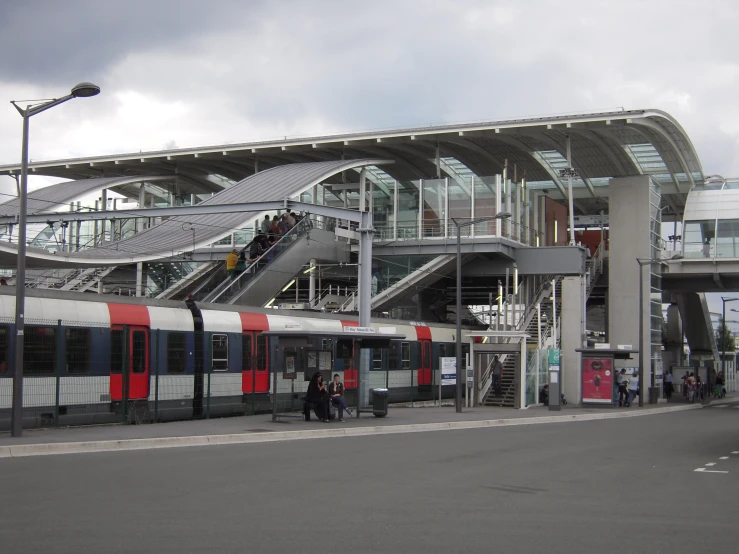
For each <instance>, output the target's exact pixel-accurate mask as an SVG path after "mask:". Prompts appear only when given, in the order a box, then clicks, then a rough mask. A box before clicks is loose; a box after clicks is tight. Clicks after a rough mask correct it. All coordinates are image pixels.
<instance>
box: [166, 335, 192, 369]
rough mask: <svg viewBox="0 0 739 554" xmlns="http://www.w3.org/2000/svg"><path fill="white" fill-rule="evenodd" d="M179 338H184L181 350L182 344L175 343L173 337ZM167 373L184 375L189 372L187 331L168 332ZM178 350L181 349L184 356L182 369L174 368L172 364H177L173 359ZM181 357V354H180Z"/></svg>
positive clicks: (182, 357)
mask: <svg viewBox="0 0 739 554" xmlns="http://www.w3.org/2000/svg"><path fill="white" fill-rule="evenodd" d="M173 338H177V340H180V339H181V340H182V343H181V350H179V348H178V347H179V346H180V345H173V344H172V339H173ZM166 348H167V373H168V374H170V373H171V374H173V375H183V374H184V373H186V372H187V333H185V332H183V331H170V332H168V333H167V344H166ZM178 351H181V353H182V356H181V360H182V368H181V369H179V368H178V369H174V370H173V369H172V366H173V365H175V364H173V363H172V361H173V356H172V354H173V353H176V352H178ZM178 358H179V356H178Z"/></svg>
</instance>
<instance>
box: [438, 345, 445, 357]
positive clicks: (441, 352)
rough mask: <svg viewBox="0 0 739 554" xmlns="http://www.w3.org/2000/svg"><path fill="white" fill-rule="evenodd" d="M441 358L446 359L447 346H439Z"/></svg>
mask: <svg viewBox="0 0 739 554" xmlns="http://www.w3.org/2000/svg"><path fill="white" fill-rule="evenodd" d="M439 358H446V344H440V345H439Z"/></svg>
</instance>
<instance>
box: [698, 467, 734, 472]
mask: <svg viewBox="0 0 739 554" xmlns="http://www.w3.org/2000/svg"><path fill="white" fill-rule="evenodd" d="M693 471H694V472H698V473H729V472H728V471H714V470H710V469H706V468H705V467H699V468H698V469H694V470H693Z"/></svg>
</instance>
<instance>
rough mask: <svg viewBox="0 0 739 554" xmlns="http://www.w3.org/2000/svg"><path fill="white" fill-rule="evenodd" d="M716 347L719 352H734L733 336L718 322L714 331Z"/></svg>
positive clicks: (727, 328)
mask: <svg viewBox="0 0 739 554" xmlns="http://www.w3.org/2000/svg"><path fill="white" fill-rule="evenodd" d="M716 345H717V346H718V351H719V352H734V350H735V348H734V335H733V333H732V332H731V329H729V327H728V326H724V324H723V322H720V321H719V324H718V329H716Z"/></svg>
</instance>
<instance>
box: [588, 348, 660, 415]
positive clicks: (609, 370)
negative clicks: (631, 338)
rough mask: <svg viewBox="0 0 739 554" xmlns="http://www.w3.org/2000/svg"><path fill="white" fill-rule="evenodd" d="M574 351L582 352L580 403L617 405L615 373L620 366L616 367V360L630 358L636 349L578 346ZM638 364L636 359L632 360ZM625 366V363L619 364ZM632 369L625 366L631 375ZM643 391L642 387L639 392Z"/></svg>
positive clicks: (636, 354)
mask: <svg viewBox="0 0 739 554" xmlns="http://www.w3.org/2000/svg"><path fill="white" fill-rule="evenodd" d="M575 352H580V353H581V354H582V364H581V366H580V385H581V387H582V388H581V390H582V403H583V405H585V404H600V405H616V406H618V389H617V388H616V373H617V372H618V371H620V370H621V368H616V360H631V359H632V356H638V354H639V351H638V350H621V349H611V348H603V349H601V348H578V349H576V350H575ZM634 364H635V365H637V366H638V361H637V360H634ZM619 365H622V366H625V364H623V363H622V364H619ZM633 369H638V367H631V368H627V372H628V373H629V375H631V372H632V371H633ZM640 386H641V384H640ZM644 393H645V389H644V387H642V388H641V394H644Z"/></svg>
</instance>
